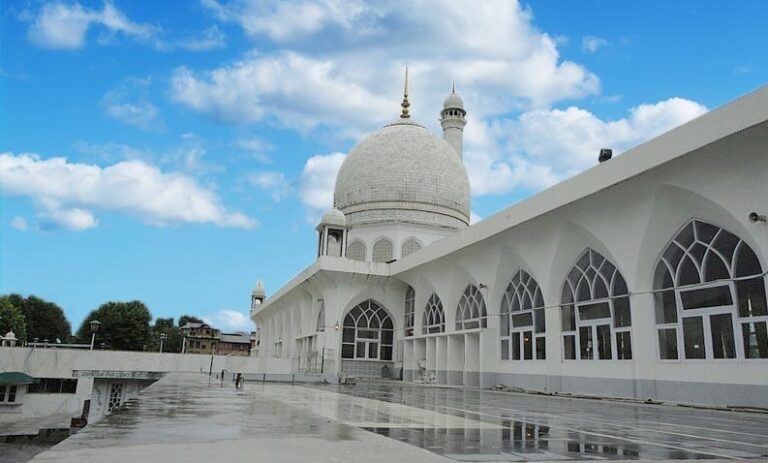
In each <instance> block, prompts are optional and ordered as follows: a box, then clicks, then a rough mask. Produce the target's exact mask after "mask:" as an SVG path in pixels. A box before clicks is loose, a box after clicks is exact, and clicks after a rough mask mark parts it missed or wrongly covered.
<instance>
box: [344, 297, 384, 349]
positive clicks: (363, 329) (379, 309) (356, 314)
mask: <svg viewBox="0 0 768 463" xmlns="http://www.w3.org/2000/svg"><path fill="white" fill-rule="evenodd" d="M393 345H394V325H393V324H392V317H391V316H390V315H389V312H387V310H386V309H385V308H384V306H382V305H381V304H379V303H378V302H376V301H374V300H373V299H368V300H365V301H363V302H361V303H360V304H357V305H356V306H354V307H353V308H352V309H351V310H350V311H349V312H347V314H346V315H345V316H344V324H343V330H342V334H341V358H345V359H361V360H390V361H391V360H392V347H393Z"/></svg>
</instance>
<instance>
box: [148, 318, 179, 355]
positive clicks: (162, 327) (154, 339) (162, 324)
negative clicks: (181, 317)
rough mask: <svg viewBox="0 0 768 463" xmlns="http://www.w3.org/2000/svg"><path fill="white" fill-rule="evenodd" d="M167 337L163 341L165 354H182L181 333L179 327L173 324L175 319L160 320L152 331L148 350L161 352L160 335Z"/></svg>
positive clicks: (157, 320) (156, 321)
mask: <svg viewBox="0 0 768 463" xmlns="http://www.w3.org/2000/svg"><path fill="white" fill-rule="evenodd" d="M161 334H164V335H165V336H166V338H165V340H164V341H163V352H177V353H178V352H181V333H180V332H179V327H178V326H176V325H174V324H173V318H158V319H156V320H155V324H154V326H152V330H151V339H150V342H149V343H148V345H147V350H152V351H159V350H160V335H161Z"/></svg>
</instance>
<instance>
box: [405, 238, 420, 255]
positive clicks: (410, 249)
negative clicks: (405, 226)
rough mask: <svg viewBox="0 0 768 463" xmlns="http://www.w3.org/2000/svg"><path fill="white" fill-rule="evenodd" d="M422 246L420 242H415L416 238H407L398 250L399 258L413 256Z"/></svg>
mask: <svg viewBox="0 0 768 463" xmlns="http://www.w3.org/2000/svg"><path fill="white" fill-rule="evenodd" d="M422 247H423V246H422V244H421V241H419V240H417V239H416V238H408V239H407V240H405V241H403V244H402V246H401V249H400V256H401V257H405V256H407V255H409V254H413V253H414V252H416V251H418V250H419V249H421V248H422Z"/></svg>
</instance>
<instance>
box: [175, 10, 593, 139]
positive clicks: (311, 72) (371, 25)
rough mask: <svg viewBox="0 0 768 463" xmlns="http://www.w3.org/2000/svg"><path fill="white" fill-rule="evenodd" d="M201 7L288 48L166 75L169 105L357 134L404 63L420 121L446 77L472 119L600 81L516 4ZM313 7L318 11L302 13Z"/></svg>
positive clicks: (381, 112)
mask: <svg viewBox="0 0 768 463" xmlns="http://www.w3.org/2000/svg"><path fill="white" fill-rule="evenodd" d="M205 5H206V6H208V7H209V8H210V9H211V10H213V11H214V12H215V13H216V15H217V16H218V17H219V18H222V19H225V20H229V21H234V22H237V23H238V24H240V25H241V26H242V27H243V29H244V31H245V32H246V33H247V34H250V35H252V36H253V38H254V39H255V40H262V39H264V38H267V39H271V40H273V41H276V42H278V43H279V44H280V45H283V44H286V45H287V44H289V45H290V46H289V47H285V48H281V47H278V51H276V52H266V53H260V52H252V53H249V54H247V55H246V56H244V57H243V58H242V59H240V60H238V61H236V62H234V63H231V64H227V65H223V66H221V67H218V68H214V69H211V70H208V71H202V72H200V71H195V70H192V69H189V68H186V67H180V68H177V69H176V71H175V72H174V76H173V79H172V87H171V91H172V95H173V97H174V99H175V100H176V101H177V102H179V103H181V104H183V105H185V106H187V107H190V108H192V109H194V110H196V111H199V112H201V113H204V114H208V115H211V116H214V117H216V118H218V119H221V120H224V121H229V122H234V123H238V124H241V123H253V122H258V121H262V120H264V119H265V118H271V119H274V120H276V121H278V122H279V123H280V124H283V125H285V126H288V127H291V128H297V129H299V130H308V129H314V128H316V127H329V128H332V129H333V130H334V131H339V130H340V131H341V132H342V134H341V136H346V137H353V138H354V137H356V136H359V135H360V134H361V133H365V132H368V131H370V130H371V129H372V128H374V127H376V126H378V125H381V124H382V123H384V122H386V121H388V120H391V119H393V118H395V117H396V116H397V114H398V111H399V108H398V104H397V103H398V102H399V100H400V92H401V91H402V90H401V88H402V87H401V85H402V84H401V82H402V72H403V67H404V65H405V64H407V63H410V64H411V77H412V78H411V100H412V101H411V102H412V104H413V106H412V109H413V113H414V115H415V117H417V118H420V120H422V121H434V120H435V118H436V117H435V116H436V113H437V108H439V106H440V103H441V102H442V99H443V98H444V97H445V96H446V94H447V93H448V90H449V88H450V82H451V80H455V81H456V83H457V86H458V88H459V90H460V91H462V89H466V92H465V93H463V94H462V96H463V97H464V98H465V101H466V102H467V106H468V107H470V108H472V111H473V112H474V115H475V116H476V117H484V116H486V115H495V114H503V113H506V112H509V111H512V110H518V109H521V108H522V109H525V108H540V107H546V106H548V105H550V104H551V103H553V102H557V101H561V100H563V99H571V98H579V97H583V96H586V95H591V94H595V93H597V92H598V91H599V87H600V84H599V80H598V78H597V76H595V75H594V74H592V73H590V72H588V71H587V70H586V69H584V68H583V67H582V66H580V65H578V64H576V63H573V62H570V61H564V60H562V59H561V58H560V56H559V53H558V51H557V44H556V40H555V39H554V38H552V37H550V36H549V35H547V34H544V33H542V32H540V31H538V30H537V29H536V28H535V27H534V26H533V24H532V18H531V14H530V12H529V11H527V10H525V9H523V8H522V7H521V6H520V5H519V4H518V3H517V2H515V1H508V0H495V1H490V0H489V1H484V2H482V3H476V2H472V3H469V2H454V1H449V0H425V1H422V2H417V3H414V4H411V5H409V8H402V5H401V3H399V2H394V1H382V2H376V3H368V4H366V5H365V8H362V7H360V6H359V5H358V4H357V3H355V2H353V3H350V4H345V5H344V7H343V8H340V7H337V6H335V5H333V4H330V5H325V4H323V5H322V7H318V6H317V5H316V4H315V3H313V2H308V1H296V2H267V1H256V0H253V1H246V0H242V1H232V2H228V3H220V2H216V1H213V0H208V1H206V2H205ZM318 8H320V10H322V11H321V13H319V14H318V15H313V14H311V13H309V12H312V11H315V10H317V9H318ZM434 11H440V12H441V14H440V15H439V16H435V15H434V14H433V12H434ZM313 18H314V19H313ZM286 49H290V50H291V51H285V50H286ZM414 63H417V64H416V65H414ZM427 111H430V112H429V113H428V112H427ZM432 111H434V113H432ZM431 124H432V125H434V122H431Z"/></svg>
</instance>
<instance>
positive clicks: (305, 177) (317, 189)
mask: <svg viewBox="0 0 768 463" xmlns="http://www.w3.org/2000/svg"><path fill="white" fill-rule="evenodd" d="M345 158H346V155H345V154H344V153H332V154H318V155H316V156H312V157H311V158H309V159H307V162H306V163H305V164H304V170H302V172H301V178H300V179H299V197H300V198H301V202H302V203H304V205H306V206H308V207H309V208H310V209H312V210H313V212H314V213H315V214H317V213H321V212H323V211H325V210H327V209H330V208H331V207H332V206H333V187H334V185H335V184H336V175H337V174H338V173H339V169H340V168H341V164H342V163H343V162H344V159H345Z"/></svg>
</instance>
